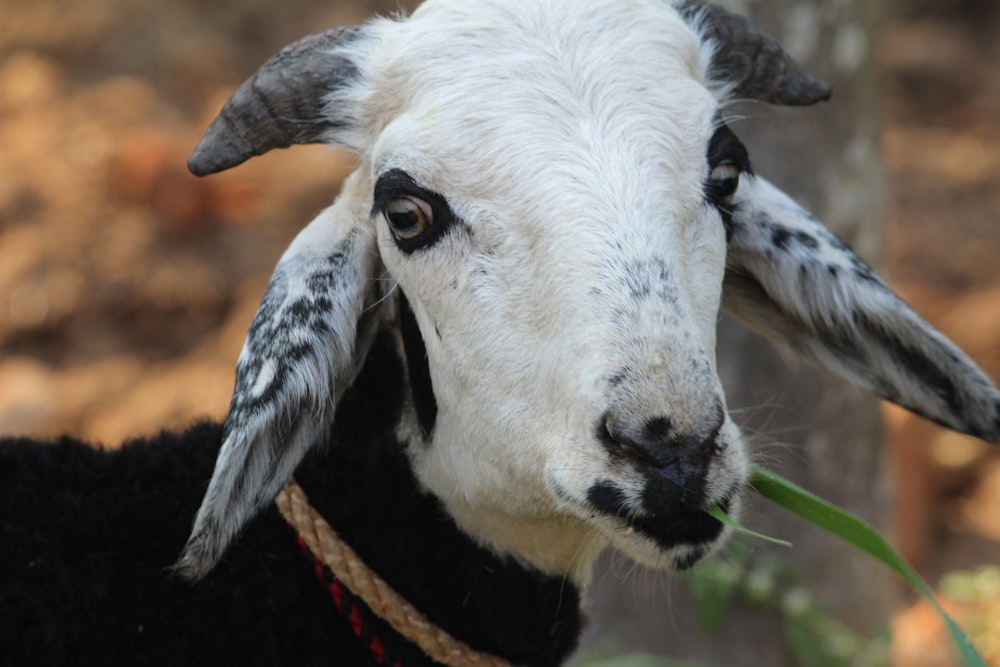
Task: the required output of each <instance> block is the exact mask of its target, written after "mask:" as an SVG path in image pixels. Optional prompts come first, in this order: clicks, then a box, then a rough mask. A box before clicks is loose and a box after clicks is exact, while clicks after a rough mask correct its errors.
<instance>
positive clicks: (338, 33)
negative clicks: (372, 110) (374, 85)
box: [188, 26, 359, 176]
mask: <svg viewBox="0 0 1000 667" xmlns="http://www.w3.org/2000/svg"><path fill="white" fill-rule="evenodd" d="M358 33H359V28H357V27H355V26H350V27H338V28H332V29H330V30H328V31H326V32H324V33H322V34H320V35H311V36H309V37H305V38H303V39H301V40H299V41H297V42H295V43H294V44H290V45H289V46H286V47H285V48H284V49H282V50H281V51H279V52H278V53H276V54H275V55H273V56H271V58H270V59H268V61H267V62H266V63H264V64H263V65H262V66H261V68H260V69H259V70H257V71H256V72H255V73H254V75H253V76H251V77H250V78H249V79H247V80H246V81H245V82H244V83H243V85H241V86H240V87H239V88H238V89H237V90H236V92H235V93H233V96H232V97H230V98H229V101H227V102H226V104H225V106H224V107H223V108H222V111H220V112H219V115H218V116H216V118H215V120H214V121H212V124H211V125H210V126H209V128H208V130H206V131H205V136H203V137H202V139H201V141H200V142H199V143H198V146H197V147H195V149H194V151H193V152H192V153H191V157H190V158H189V159H188V169H190V170H191V173H193V174H195V175H197V176H205V175H207V174H214V173H216V172H219V171H223V170H225V169H229V168H230V167H235V166H236V165H238V164H242V163H243V162H245V161H246V160H248V159H250V158H251V157H254V156H255V155H262V154H264V153H266V152H267V151H269V150H271V149H272V148H288V147H289V146H291V145H293V144H310V143H320V142H321V141H322V140H323V139H324V138H325V136H326V134H327V132H328V131H330V130H335V129H337V128H338V127H343V126H344V124H345V122H344V121H343V120H338V119H336V118H331V117H329V116H328V115H327V114H326V113H324V111H325V103H324V102H325V97H326V95H327V94H328V93H330V92H331V91H333V90H335V89H336V88H337V87H338V86H340V85H341V84H343V83H345V82H348V81H351V80H352V79H354V78H356V77H357V75H358V70H357V67H356V66H355V65H354V63H353V62H351V61H350V60H348V59H347V58H345V57H343V55H341V54H340V53H338V52H337V51H339V49H336V47H341V46H343V45H344V44H345V43H346V42H349V41H351V40H352V39H353V38H354V37H355V36H356V35H357V34H358ZM335 49H336V50H335Z"/></svg>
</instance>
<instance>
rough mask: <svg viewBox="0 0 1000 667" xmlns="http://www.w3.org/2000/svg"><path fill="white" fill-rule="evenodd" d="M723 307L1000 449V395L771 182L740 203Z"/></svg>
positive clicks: (751, 180) (753, 181)
mask: <svg viewBox="0 0 1000 667" xmlns="http://www.w3.org/2000/svg"><path fill="white" fill-rule="evenodd" d="M723 307H724V308H725V309H726V310H728V311H729V312H731V313H732V314H734V315H735V316H736V317H738V318H739V319H741V320H743V321H744V322H746V323H748V324H750V325H751V326H753V327H754V328H756V329H758V330H759V331H761V332H762V333H764V334H765V335H767V336H768V337H770V338H771V339H773V340H775V341H777V342H779V343H783V344H786V345H788V346H790V347H791V348H792V349H793V350H794V351H796V352H798V353H799V354H802V355H804V356H805V357H807V358H809V359H811V360H813V361H814V362H816V363H818V364H819V365H820V366H821V367H823V368H826V369H827V370H829V371H831V372H833V373H834V374H836V375H839V376H840V377H842V378H845V379H847V380H849V381H851V382H853V383H855V384H857V385H860V386H861V387H864V388H866V389H868V390H870V391H872V392H874V393H875V394H878V395H880V396H882V397H884V398H886V399H888V400H890V401H893V402H894V403H898V404H899V405H901V406H903V407H905V408H908V409H909V410H912V411H913V412H916V413H918V414H920V415H923V416H925V417H927V418H929V419H932V420H934V421H936V422H938V423H940V424H943V425H945V426H947V427H949V428H952V429H954V430H956V431H961V432H963V433H968V434H970V435H974V436H977V437H979V438H982V439H984V440H988V441H991V442H997V441H1000V392H998V391H997V389H996V387H995V386H994V385H993V383H992V382H991V381H990V379H989V378H988V377H987V376H986V375H985V374H984V373H983V372H982V371H981V370H980V369H979V368H978V367H977V366H976V365H975V364H974V363H973V362H972V361H971V360H970V359H969V358H968V357H966V356H965V355H964V354H963V353H962V352H961V351H960V350H959V349H958V348H957V347H956V346H955V345H954V344H953V343H951V341H949V340H948V339H947V338H945V337H944V336H943V335H942V334H940V333H939V332H938V331H936V330H934V329H933V328H932V327H931V326H930V325H929V324H927V323H926V322H925V321H924V320H922V319H921V318H920V317H919V316H918V315H917V314H916V313H914V312H913V310H911V309H910V308H909V306H907V305H906V304H905V303H903V301H902V300H901V299H900V298H899V297H897V296H896V295H895V294H893V292H892V291H891V290H890V289H889V288H888V287H887V286H886V285H885V283H883V282H882V281H881V280H880V279H879V278H878V276H876V275H875V273H874V272H873V271H872V270H871V268H869V267H868V265H867V264H865V262H864V261H863V260H862V259H861V258H860V257H858V256H857V255H856V254H855V253H854V252H853V251H852V250H851V249H850V248H849V247H847V245H846V244H844V242H843V241H841V240H840V239H839V238H837V237H836V236H835V235H834V234H833V233H832V232H830V231H829V230H828V229H827V228H826V227H825V226H823V225H822V224H821V223H820V222H819V221H818V220H816V219H815V218H814V217H813V216H811V215H810V214H809V213H808V212H806V211H805V210H803V209H802V208H801V207H800V206H799V205H798V204H796V203H795V202H794V201H792V199H791V198H789V197H788V196H787V195H786V194H784V193H783V192H781V191H780V190H778V189H777V188H775V187H774V186H773V185H771V184H770V183H768V182H767V181H765V180H763V179H761V178H759V177H752V176H745V177H744V178H743V179H742V180H741V184H740V186H739V189H738V190H737V192H736V196H735V198H734V200H733V214H732V236H731V240H730V245H729V251H728V258H727V263H726V276H725V282H724V286H723Z"/></svg>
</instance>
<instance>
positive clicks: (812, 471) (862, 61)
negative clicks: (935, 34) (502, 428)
mask: <svg viewBox="0 0 1000 667" xmlns="http://www.w3.org/2000/svg"><path fill="white" fill-rule="evenodd" d="M717 1H718V2H719V4H722V5H725V6H727V7H728V8H730V9H732V10H734V11H739V12H740V13H743V14H746V15H748V16H752V17H753V18H754V20H755V21H756V22H757V25H758V26H760V27H761V28H763V29H764V30H767V31H768V32H770V33H771V34H772V35H774V36H775V37H777V38H778V40H779V41H780V42H781V43H782V44H783V45H784V46H785V48H786V49H787V50H788V51H789V53H790V54H791V55H792V56H793V57H795V58H796V59H797V60H798V61H799V62H800V63H802V64H803V65H805V66H806V67H807V68H808V69H809V71H811V72H812V73H814V74H816V75H818V76H820V77H821V78H823V79H824V80H826V81H827V82H829V83H830V84H831V85H832V86H833V88H834V96H833V99H832V101H831V102H828V103H826V104H823V105H820V106H818V107H815V108H806V109H794V108H792V109H789V108H770V107H766V106H765V105H761V104H753V105H751V104H743V105H740V106H739V107H737V108H735V109H733V110H732V113H731V114H730V123H731V126H732V127H733V129H734V131H736V132H737V134H738V135H740V137H741V138H742V139H743V141H744V142H745V143H746V144H747V146H748V148H749V151H750V156H751V159H752V160H754V166H755V171H757V173H759V174H761V175H763V176H765V177H767V178H768V179H769V180H771V181H772V182H774V183H775V184H777V185H778V186H780V187H782V188H783V189H785V191H786V192H789V193H790V194H791V195H792V196H794V197H795V198H796V199H797V200H798V201H799V202H800V203H802V204H803V205H805V206H806V207H807V208H809V209H810V210H812V211H813V212H814V213H815V214H817V215H818V217H820V219H822V220H823V221H824V222H826V223H827V224H828V225H829V226H830V227H831V228H832V229H833V230H834V231H835V232H837V233H838V234H839V235H840V236H841V237H843V238H844V239H845V240H847V242H848V243H850V244H851V245H852V246H853V247H854V248H855V249H856V250H858V251H859V253H860V254H861V255H862V256H864V257H865V258H866V259H867V260H868V261H869V262H871V263H874V264H876V265H877V260H878V256H879V252H880V250H881V238H882V225H881V212H882V211H881V206H882V195H883V192H882V184H883V181H882V173H881V170H880V162H879V158H878V130H879V122H878V97H877V92H878V80H877V62H876V52H875V44H876V37H875V35H876V26H877V23H878V14H879V13H880V7H881V3H879V2H874V3H873V2H868V1H867V0H839V1H838V2H829V1H821V0H770V1H769V2H766V3H765V2H763V0H753V1H750V2H746V1H744V2H738V1H736V0H733V1H730V2H724V1H722V0H717ZM718 354H719V372H720V375H721V376H722V378H723V382H724V384H725V386H726V392H727V400H728V403H729V407H730V410H731V411H733V413H734V415H735V418H736V419H737V421H738V422H739V423H740V425H741V426H742V428H743V429H744V433H745V434H747V436H748V440H749V441H750V443H751V447H752V449H753V450H754V451H755V458H756V460H757V461H759V462H761V463H762V464H764V465H766V466H768V467H770V468H771V469H774V470H776V471H777V472H779V473H780V474H782V475H785V476H787V477H789V478H791V479H792V480H794V481H796V482H798V483H799V484H801V485H802V486H804V487H806V488H808V489H810V490H812V491H814V492H815V493H817V494H819V495H821V496H823V497H825V498H827V499H829V500H831V501H832V502H834V503H836V504H837V505H839V506H841V507H843V508H846V509H848V510H850V511H852V512H854V513H856V514H859V515H861V516H862V517H865V518H866V519H868V520H869V521H871V522H872V523H874V524H875V525H877V526H884V525H885V523H886V516H887V514H886V513H887V506H888V498H889V489H888V483H887V475H886V465H885V454H884V450H883V444H882V429H881V418H880V413H879V409H878V405H877V402H876V401H875V400H874V399H872V398H871V397H869V396H867V395H865V394H863V393H862V392H860V391H858V390H855V389H853V388H851V387H849V386H847V385H846V384H844V383H843V382H840V381H838V380H835V379H832V378H829V377H827V376H823V375H820V374H819V373H817V372H815V371H813V370H812V369H811V368H808V367H804V366H798V367H790V366H789V364H788V363H787V360H784V359H782V358H781V357H780V356H779V355H778V354H777V352H776V351H775V350H774V349H773V348H772V347H771V346H770V344H769V343H767V342H766V341H764V340H763V339H761V338H760V337H758V336H756V335H755V334H753V333H751V332H749V331H748V330H746V329H744V328H743V327H742V326H741V325H738V324H736V323H734V322H732V321H728V320H727V321H724V322H723V324H722V326H721V329H720V332H719V350H718ZM751 501H752V502H751V505H752V506H751V507H750V508H749V509H748V511H747V512H746V513H745V516H744V523H746V524H747V525H749V526H750V527H753V528H756V529H758V530H761V531H763V532H765V533H767V534H770V535H774V536H778V537H782V538H786V539H789V540H790V541H792V542H793V544H794V548H793V549H792V550H787V549H783V548H781V547H774V546H771V545H768V544H765V543H763V542H760V541H753V542H749V541H744V544H745V545H746V547H749V551H750V552H749V554H748V555H744V556H742V557H741V558H746V559H747V567H748V568H749V569H750V571H752V572H754V573H755V574H754V576H752V577H750V579H752V580H753V581H756V582H758V583H760V582H765V583H766V581H767V580H769V579H771V577H770V575H769V573H774V572H775V571H776V570H775V567H776V564H780V565H779V566H777V571H780V572H783V573H784V574H782V575H781V576H779V577H778V579H779V584H778V586H777V589H776V590H777V591H779V592H776V593H767V591H766V590H758V591H757V592H758V594H759V599H758V600H757V601H750V600H749V599H748V598H749V597H752V596H748V595H746V594H744V593H740V592H737V593H736V594H735V595H734V599H733V600H732V601H731V603H730V604H729V605H728V607H727V610H726V611H725V613H724V615H723V617H722V619H721V621H720V623H719V624H718V625H717V626H716V627H715V628H714V629H712V630H708V629H705V628H703V627H701V624H700V623H699V615H700V613H701V612H704V611H706V602H705V599H704V598H701V601H700V602H699V601H697V600H696V596H694V595H693V593H692V591H691V589H690V585H689V584H690V581H691V578H689V577H688V576H687V575H663V574H653V573H649V572H646V571H643V570H641V569H637V568H634V567H633V566H632V565H631V564H630V563H623V562H622V557H621V556H609V557H607V558H605V562H604V566H603V567H604V568H605V571H600V570H599V571H598V572H597V573H596V574H595V578H594V581H595V584H594V589H593V591H592V597H591V604H592V610H593V611H592V619H591V625H590V631H589V633H588V635H587V636H586V637H585V640H584V648H585V650H586V648H587V647H593V646H594V645H595V644H598V645H599V644H600V643H601V642H605V644H607V642H609V641H610V642H613V643H614V645H615V646H616V647H617V649H616V650H620V651H624V652H629V653H632V652H641V653H654V654H659V655H666V656H670V657H673V658H687V659H697V660H699V661H707V662H711V663H712V664H722V665H769V666H780V665H789V666H791V665H800V664H802V662H801V659H800V658H798V657H796V656H795V655H794V654H793V653H792V652H791V651H790V650H789V648H788V647H789V643H788V642H787V641H786V637H787V633H788V632H789V631H794V630H795V629H796V627H797V626H796V623H800V622H799V621H790V620H789V618H790V617H789V616H788V615H787V614H786V613H784V612H782V611H780V609H781V606H780V603H781V601H782V600H784V601H785V602H786V603H788V602H791V601H793V600H795V599H799V600H801V597H798V598H797V597H796V595H792V596H791V597H789V596H788V595H787V593H788V592H789V591H790V590H792V589H796V588H797V589H798V590H800V591H801V590H802V589H804V590H806V591H808V592H809V593H810V594H811V595H812V597H813V598H814V599H815V604H816V606H817V607H818V608H820V609H823V610H826V611H828V612H829V613H830V615H831V616H832V617H834V618H835V619H837V620H838V621H839V622H841V623H844V624H845V625H846V626H848V627H850V628H852V629H854V630H855V631H857V632H859V633H861V634H862V635H864V636H865V637H874V636H876V635H878V634H879V633H880V631H881V630H883V629H884V628H885V627H886V625H887V623H888V618H889V612H890V607H891V601H892V581H891V578H890V577H889V575H887V574H886V572H885V571H884V570H882V569H881V568H880V567H879V566H878V565H876V564H874V562H872V561H870V560H868V559H867V558H866V557H863V556H861V555H860V554H859V553H857V552H856V551H855V550H853V549H851V548H848V547H846V546H843V545H841V544H838V543H837V542H836V541H835V540H834V539H833V538H829V537H827V536H825V535H823V534H821V533H820V532H819V531H817V530H815V529H811V528H809V527H807V526H805V525H804V524H803V523H802V522H801V521H799V520H797V519H794V518H792V517H790V515H788V514H787V513H784V512H782V511H774V510H772V509H771V508H769V507H767V506H766V505H767V503H766V502H765V501H763V500H760V499H751ZM743 551H747V549H746V548H744V550H743ZM733 553H734V552H733V551H732V550H730V555H729V556H728V557H727V556H726V551H723V554H722V556H721V558H720V559H719V560H720V562H723V563H725V562H733V561H734V560H738V559H736V558H734V556H733ZM717 558H718V557H717ZM707 567H708V568H712V567H716V566H713V564H712V563H709V564H708V566H707ZM712 571H713V570H706V572H709V573H711V572H712ZM623 572H624V573H626V574H627V576H625V577H624V578H623V577H622V576H621V575H622V573H623ZM694 576H695V578H698V577H699V575H697V574H696V575H694ZM700 576H706V575H700ZM751 588H752V587H751ZM781 591H784V593H782V592H781ZM761 599H762V600H764V601H765V602H764V603H763V604H762V603H761V602H760V600H761ZM786 609H787V607H786ZM817 650H818V651H822V652H824V653H827V654H832V653H835V652H836V649H833V648H830V649H826V648H821V649H817ZM823 664H827V663H823Z"/></svg>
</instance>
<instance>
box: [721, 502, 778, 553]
mask: <svg viewBox="0 0 1000 667" xmlns="http://www.w3.org/2000/svg"><path fill="white" fill-rule="evenodd" d="M705 512H706V513H707V514H708V515H709V516H712V517H714V518H716V519H718V520H719V521H720V522H722V523H723V524H725V525H727V526H729V527H730V528H732V529H733V530H735V531H736V532H738V533H743V534H744V535H749V536H750V537H756V538H757V539H758V540H764V541H765V542H772V543H774V544H780V545H781V546H783V547H790V546H792V543H791V542H788V541H786V540H779V539H778V538H777V537H771V536H770V535H764V534H763V533H757V532H754V531H752V530H750V529H749V528H747V527H745V526H742V525H740V524H738V523H736V520H735V519H733V517H731V516H729V515H728V514H726V513H725V512H724V511H722V508H721V507H712V508H710V509H707V510H705Z"/></svg>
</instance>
